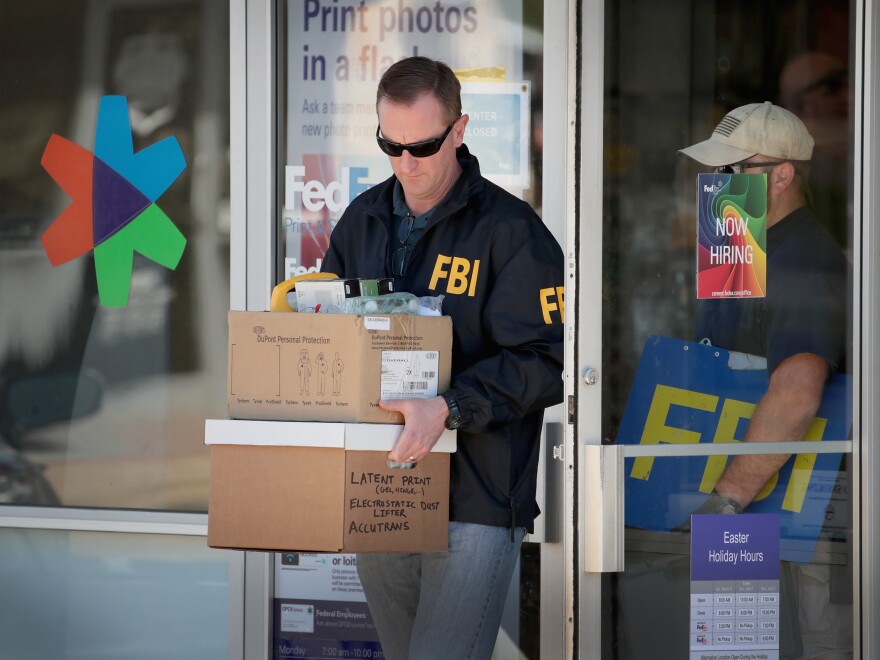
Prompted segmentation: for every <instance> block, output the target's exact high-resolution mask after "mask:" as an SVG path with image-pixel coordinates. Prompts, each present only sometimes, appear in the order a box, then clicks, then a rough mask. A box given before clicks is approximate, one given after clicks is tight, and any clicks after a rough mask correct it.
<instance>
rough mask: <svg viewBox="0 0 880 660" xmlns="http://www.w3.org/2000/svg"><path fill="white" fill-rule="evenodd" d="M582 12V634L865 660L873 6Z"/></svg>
mask: <svg viewBox="0 0 880 660" xmlns="http://www.w3.org/2000/svg"><path fill="white" fill-rule="evenodd" d="M585 16H586V17H591V20H585V21H584V28H583V30H584V32H583V36H582V39H583V58H582V65H581V85H582V90H583V91H582V98H581V103H580V106H581V110H580V112H581V114H580V126H581V129H580V132H581V135H580V142H579V144H580V146H581V157H580V163H581V167H582V171H581V179H580V180H581V182H582V185H581V190H582V196H581V199H580V200H579V204H580V206H579V215H580V217H579V219H578V227H577V229H576V231H577V234H578V239H577V240H578V254H579V261H580V263H579V266H578V296H577V301H578V311H577V314H578V316H577V319H578V320H577V323H578V336H579V338H578V342H577V357H576V365H577V373H576V378H577V382H576V383H575V384H574V386H573V387H574V391H575V394H576V397H577V408H576V415H577V416H576V424H575V428H576V434H577V441H576V445H575V446H577V447H578V448H579V451H578V460H577V462H576V466H575V467H576V470H577V472H578V476H577V478H578V480H579V481H578V483H579V484H580V493H579V495H578V497H577V498H576V501H575V502H574V507H575V509H574V519H575V520H576V521H577V522H576V524H582V525H583V530H582V532H581V533H580V534H579V535H578V544H577V545H576V546H575V548H576V550H575V552H576V554H578V555H579V557H577V558H576V559H575V562H576V563H575V565H576V566H581V567H583V568H584V569H585V572H584V573H582V575H581V577H580V578H579V579H578V584H579V585H580V594H579V597H578V602H579V606H580V610H579V611H580V622H581V628H580V630H581V634H580V635H578V636H577V637H576V640H575V642H573V645H574V646H575V648H577V650H578V654H579V655H580V657H602V658H644V657H652V658H685V657H691V658H721V657H768V658H771V657H772V658H847V657H853V653H854V649H855V650H856V655H857V651H858V640H856V641H854V639H853V630H854V619H857V618H858V613H857V610H856V611H855V612H854V603H857V602H858V593H857V589H856V590H855V591H856V593H854V585H857V584H858V577H859V576H858V574H857V573H856V574H854V564H855V562H854V557H856V556H857V553H855V552H854V546H855V544H854V540H853V539H854V524H853V520H854V516H853V510H854V506H855V504H856V502H857V499H858V494H857V488H856V487H855V486H854V480H853V474H854V471H853V451H854V450H855V449H857V448H858V442H859V435H858V433H857V432H854V431H853V428H854V427H853V420H854V419H857V418H858V412H859V406H858V403H857V402H858V400H859V399H858V365H859V361H860V356H859V353H858V346H859V344H858V342H857V341H854V337H857V336H858V333H857V332H855V331H854V328H858V327H859V324H860V321H859V309H858V306H857V305H854V304H853V301H857V300H858V295H857V290H854V285H853V282H858V281H859V277H858V274H859V272H860V265H861V260H860V257H861V255H860V244H859V239H858V236H859V232H858V231H857V228H858V227H859V224H860V217H861V216H860V207H859V203H858V200H857V199H856V198H855V195H854V190H856V185H855V178H854V171H853V163H854V162H855V159H856V153H857V151H858V149H857V148H856V147H854V135H855V126H856V122H855V120H854V116H855V114H854V113H855V107H854V106H855V104H854V102H853V101H854V98H855V88H854V86H853V80H854V78H855V76H852V75H850V72H852V71H854V70H855V66H856V61H855V59H854V58H855V57H856V55H855V54H856V53H860V52H861V48H860V46H859V43H858V39H857V36H856V35H857V34H858V32H857V31H856V30H855V28H854V25H856V23H857V16H856V10H855V8H854V6H853V5H852V4H848V3H837V2H807V1H805V0H787V1H785V2H775V3H764V2H758V1H754V2H737V3H722V2H680V1H677V0H670V1H667V2H661V3H657V2H653V1H648V0H619V1H612V2H606V3H601V2H595V3H593V2H590V3H586V6H585ZM661 25H662V26H664V27H663V29H658V26H661ZM598 99H602V101H601V103H600V102H599V101H598ZM768 102H769V105H765V104H766V103H768ZM751 104H755V105H751ZM752 112H757V113H758V114H756V115H755V116H754V117H751V118H750V119H747V117H748V116H749V114H750V113H752ZM759 116H760V117H762V120H761V121H760V122H759V120H758V117H759ZM791 118H795V119H791ZM783 122H785V123H786V126H787V128H785V127H782V126H781V124H782V123H783ZM740 124H741V125H742V126H740ZM737 130H740V132H739V133H737ZM746 132H747V133H749V135H744V133H746ZM780 133H781V134H784V135H785V136H786V139H789V142H788V143H787V144H786V145H782V144H780V143H779V142H778V141H775V140H777V136H779V134H780ZM806 133H809V135H810V136H811V138H812V139H809V138H806V137H804V136H805V135H806ZM710 137H711V138H713V142H712V143H710V144H706V145H703V146H701V147H699V148H696V149H695V150H694V151H689V152H688V153H686V154H680V153H679V151H680V150H682V149H685V148H688V147H691V146H692V145H696V144H698V143H701V142H703V141H705V140H709V139H710ZM774 141H775V142H774ZM719 144H720V145H722V147H720V148H719V147H718V145H719ZM798 145H800V147H799V146H798ZM689 154H690V155H692V156H693V157H689ZM719 154H721V155H719ZM600 155H601V157H600ZM755 163H761V165H758V166H754V164H755ZM729 165H731V166H734V167H730V168H725V167H723V166H729ZM700 175H709V178H705V177H703V178H701V177H700ZM783 179H786V180H787V182H783V181H782V180H783ZM598 181H601V182H602V183H601V191H599V189H598V187H597V186H595V182H598ZM594 188H595V192H594ZM737 223H739V224H737ZM854 227H855V228H856V231H854ZM598 237H601V241H599V240H597V239H598ZM808 237H809V238H808ZM600 243H601V248H600V247H599V245H600ZM854 273H855V276H854V275H853V274H854ZM600 309H601V313H599V310H600ZM856 428H857V427H856ZM743 440H749V442H740V441H743ZM600 478H601V480H602V484H601V485H600V484H598V481H599V480H600ZM621 501H623V502H624V505H623V506H619V503H620V502H621ZM728 513H729V514H731V515H724V514H728ZM692 514H698V515H694V516H692ZM762 535H766V538H764V537H763V536H762ZM762 539H763V540H762ZM762 543H764V545H762ZM774 553H776V554H774ZM737 653H739V654H746V655H736V654H737ZM762 653H763V654H764V655H761V654H762Z"/></svg>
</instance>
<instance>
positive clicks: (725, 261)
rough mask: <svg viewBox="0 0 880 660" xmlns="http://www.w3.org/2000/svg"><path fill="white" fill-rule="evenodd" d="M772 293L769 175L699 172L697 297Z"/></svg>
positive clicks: (751, 295)
mask: <svg viewBox="0 0 880 660" xmlns="http://www.w3.org/2000/svg"><path fill="white" fill-rule="evenodd" d="M766 295H767V175H766V174H699V175H697V298H763V297H764V296H766Z"/></svg>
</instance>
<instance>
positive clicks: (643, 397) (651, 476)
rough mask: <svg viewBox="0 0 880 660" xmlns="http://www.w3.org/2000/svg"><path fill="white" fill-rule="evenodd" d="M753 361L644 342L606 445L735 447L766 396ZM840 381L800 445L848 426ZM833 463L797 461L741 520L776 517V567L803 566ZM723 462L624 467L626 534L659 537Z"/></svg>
mask: <svg viewBox="0 0 880 660" xmlns="http://www.w3.org/2000/svg"><path fill="white" fill-rule="evenodd" d="M767 385H768V376H767V370H766V367H764V366H763V363H762V361H760V359H755V358H753V357H752V356H746V355H744V354H742V353H734V352H731V351H727V350H724V349H720V348H716V347H714V346H708V345H704V344H698V343H693V342H685V341H680V340H677V339H670V338H667V337H659V336H652V337H650V338H649V339H648V341H647V342H646V344H645V349H644V351H643V353H642V357H641V360H640V362H639V367H638V370H637V372H636V377H635V380H634V383H633V387H632V390H631V391H630V395H629V399H628V401H627V405H626V409H625V411H624V415H623V419H622V420H621V424H620V429H619V431H618V434H617V438H616V441H617V442H618V443H620V444H643V445H645V444H660V443H664V444H692V443H710V442H711V443H718V442H736V441H739V440H741V439H742V437H743V435H744V433H745V429H746V428H747V426H748V422H749V420H750V419H751V416H752V413H753V412H754V410H755V405H756V404H757V402H758V401H759V400H760V398H761V397H762V396H763V394H764V392H766V390H767ZM850 391H851V390H850V378H849V376H847V375H845V374H838V375H836V376H835V377H834V378H833V379H832V380H831V381H830V382H829V383H828V384H827V385H826V387H825V393H824V396H823V399H822V404H821V406H820V408H819V411H818V413H817V415H816V418H815V419H814V420H813V423H812V425H811V426H810V428H809V430H808V431H807V434H806V437H805V438H803V439H804V440H809V441H822V440H844V439H847V438H848V436H849V431H850V422H851V407H850ZM841 458H842V457H841V455H840V454H797V455H795V456H792V457H791V458H790V459H789V460H788V461H787V462H786V463H785V465H784V466H783V467H782V468H781V469H780V470H779V472H778V473H777V474H776V475H775V476H774V477H773V478H771V479H770V481H769V482H768V483H767V485H766V486H765V487H764V489H763V490H762V491H761V493H759V494H758V496H757V497H756V498H755V500H754V501H753V502H752V504H751V505H749V507H748V509H747V512H748V513H778V514H780V525H781V534H782V539H783V540H782V555H783V559H791V560H795V561H810V558H811V557H812V553H813V550H814V549H815V545H816V541H817V539H818V536H819V532H820V530H821V529H822V527H823V524H824V523H825V522H826V514H827V512H828V509H829V507H828V504H829V499H830V497H831V494H832V491H833V490H834V489H835V488H836V487H837V484H838V472H839V469H840V465H841ZM727 460H728V457H727V456H708V457H707V456H693V457H692V456H683V457H675V458H654V457H638V458H629V459H627V461H626V466H625V475H626V479H625V487H626V492H625V497H626V524H627V525H629V526H632V527H638V528H642V529H651V530H659V531H668V530H671V529H674V528H676V527H678V526H679V525H682V524H683V523H686V522H687V520H688V519H689V516H690V514H691V513H692V512H693V511H694V510H695V509H697V508H698V507H699V505H700V504H701V503H702V502H703V500H704V499H705V497H706V496H707V495H708V494H709V493H710V492H711V491H712V488H713V486H714V485H715V482H716V481H717V480H718V478H719V477H720V476H721V474H722V472H723V471H724V467H725V465H726V463H727Z"/></svg>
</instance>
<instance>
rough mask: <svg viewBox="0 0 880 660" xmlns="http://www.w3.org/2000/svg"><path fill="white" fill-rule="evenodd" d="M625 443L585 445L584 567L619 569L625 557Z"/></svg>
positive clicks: (606, 570) (589, 570) (594, 570)
mask: <svg viewBox="0 0 880 660" xmlns="http://www.w3.org/2000/svg"><path fill="white" fill-rule="evenodd" d="M623 450H624V446H623V445H592V444H591V445H584V535H583V538H584V571H586V572H587V573H617V572H621V571H623V570H624V559H623V524H624V501H623Z"/></svg>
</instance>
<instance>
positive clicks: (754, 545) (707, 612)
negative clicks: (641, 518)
mask: <svg viewBox="0 0 880 660" xmlns="http://www.w3.org/2000/svg"><path fill="white" fill-rule="evenodd" d="M779 612H780V599H779V515H778V514H774V513H756V514H743V515H724V514H717V515H694V516H691V616H690V660H779V633H780V625H779V622H780V617H779Z"/></svg>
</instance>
